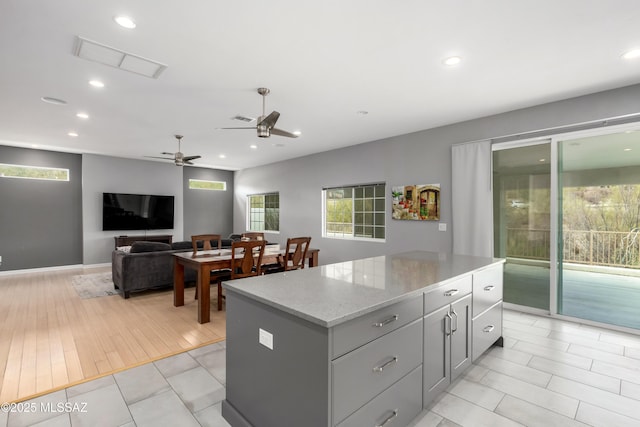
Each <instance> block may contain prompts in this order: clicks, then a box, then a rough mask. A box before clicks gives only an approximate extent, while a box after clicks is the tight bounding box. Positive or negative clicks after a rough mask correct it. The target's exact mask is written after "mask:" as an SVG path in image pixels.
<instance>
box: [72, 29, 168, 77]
mask: <svg viewBox="0 0 640 427" xmlns="http://www.w3.org/2000/svg"><path fill="white" fill-rule="evenodd" d="M73 54H74V55H75V56H77V57H78V58H82V59H86V60H89V61H94V62H99V63H101V64H104V65H109V66H110V67H115V68H119V69H121V70H124V71H129V72H132V73H136V74H140V75H142V76H145V77H150V78H152V79H157V78H158V76H160V73H162V72H163V71H164V69H165V68H167V66H166V65H165V64H162V63H160V62H157V61H153V60H151V59H147V58H143V57H142V56H138V55H134V54H132V53H128V52H125V51H123V50H119V49H115V48H113V47H109V46H106V45H103V44H101V43H98V42H94V41H92V40H88V39H85V38H83V37H79V36H78V38H77V41H76V45H75V47H74V49H73Z"/></svg>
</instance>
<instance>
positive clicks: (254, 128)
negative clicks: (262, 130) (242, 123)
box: [216, 126, 257, 130]
mask: <svg viewBox="0 0 640 427" xmlns="http://www.w3.org/2000/svg"><path fill="white" fill-rule="evenodd" d="M216 129H218V130H219V129H253V130H256V129H257V128H256V127H255V126H253V127H249V128H246V127H245V128H216Z"/></svg>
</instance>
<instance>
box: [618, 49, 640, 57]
mask: <svg viewBox="0 0 640 427" xmlns="http://www.w3.org/2000/svg"><path fill="white" fill-rule="evenodd" d="M622 58H623V59H636V58H640V49H632V50H628V51H626V52H625V53H624V54H623V55H622Z"/></svg>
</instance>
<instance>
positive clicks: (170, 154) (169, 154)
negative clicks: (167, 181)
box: [160, 151, 174, 156]
mask: <svg viewBox="0 0 640 427" xmlns="http://www.w3.org/2000/svg"><path fill="white" fill-rule="evenodd" d="M160 154H165V155H167V156H173V155H174V153H167V152H166V151H163V152H162V153H160Z"/></svg>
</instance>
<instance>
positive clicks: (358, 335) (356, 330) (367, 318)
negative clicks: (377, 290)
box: [331, 297, 422, 359]
mask: <svg viewBox="0 0 640 427" xmlns="http://www.w3.org/2000/svg"><path fill="white" fill-rule="evenodd" d="M420 317H422V298H420V297H416V298H412V299H408V300H405V301H401V302H399V303H396V304H392V305H390V306H388V307H384V308H381V309H380V310H376V311H374V312H371V313H368V314H365V315H364V316H361V317H358V318H357V319H353V320H351V321H349V322H346V323H343V324H340V325H337V326H335V327H334V328H333V329H332V344H333V346H332V348H333V351H332V357H331V358H332V359H335V358H336V357H339V356H342V355H343V354H345V353H348V352H349V351H351V350H353V349H355V348H358V347H360V346H361V345H363V344H366V343H368V342H370V341H373V340H374V339H376V338H378V337H380V336H382V335H384V334H386V333H388V332H391V331H393V330H395V329H398V328H399V327H401V326H404V325H406V324H408V323H411V322H413V321H414V320H416V319H418V318H420Z"/></svg>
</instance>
